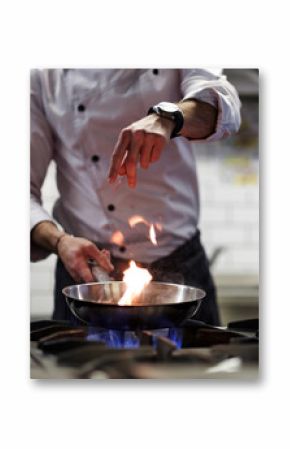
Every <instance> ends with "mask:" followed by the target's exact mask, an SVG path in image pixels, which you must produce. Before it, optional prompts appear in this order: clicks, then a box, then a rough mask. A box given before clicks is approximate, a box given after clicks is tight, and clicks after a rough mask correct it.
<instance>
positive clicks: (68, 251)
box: [57, 235, 114, 282]
mask: <svg viewBox="0 0 290 449" xmlns="http://www.w3.org/2000/svg"><path fill="white" fill-rule="evenodd" d="M57 252H58V255H59V257H60V258H61V260H62V262H63V264H64V266H65V268H66V269H67V271H68V272H69V274H70V275H71V276H72V278H73V279H74V280H75V281H76V282H80V281H85V282H93V281H94V280H95V279H94V278H93V275H92V272H91V270H90V268H89V266H88V259H94V260H95V261H96V262H97V264H98V265H100V266H101V267H102V268H103V269H104V270H105V271H107V272H108V273H110V272H111V271H112V270H113V269H114V267H113V265H112V264H111V261H110V254H109V252H108V251H106V250H102V251H100V250H99V249H98V248H97V247H96V245H95V244H94V243H93V242H91V241H90V240H87V239H83V238H80V237H72V236H70V235H63V236H62V237H61V239H60V241H59V243H58V245H57Z"/></svg>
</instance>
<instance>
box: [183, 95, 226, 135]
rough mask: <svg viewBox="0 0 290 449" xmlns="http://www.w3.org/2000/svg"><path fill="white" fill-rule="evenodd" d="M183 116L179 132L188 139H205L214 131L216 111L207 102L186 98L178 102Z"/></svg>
mask: <svg viewBox="0 0 290 449" xmlns="http://www.w3.org/2000/svg"><path fill="white" fill-rule="evenodd" d="M178 107H179V108H180V109H181V111H182V113H183V116H184V125H183V128H182V130H181V132H180V134H181V135H182V136H183V137H186V138H188V139H205V138H207V137H208V136H210V135H211V134H213V133H214V131H215V127H216V122H217V115H218V111H217V109H216V108H214V107H213V106H211V105H210V104H208V103H204V102H201V101H196V100H186V101H182V102H180V103H178Z"/></svg>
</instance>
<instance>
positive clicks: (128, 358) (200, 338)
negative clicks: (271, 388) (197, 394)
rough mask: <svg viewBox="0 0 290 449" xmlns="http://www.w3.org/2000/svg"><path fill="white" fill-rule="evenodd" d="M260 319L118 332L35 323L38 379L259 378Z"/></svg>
mask: <svg viewBox="0 0 290 449" xmlns="http://www.w3.org/2000/svg"><path fill="white" fill-rule="evenodd" d="M258 335H259V333H258V320H257V319H253V320H245V321H240V322H235V323H230V324H229V325H228V326H227V327H225V328H220V327H214V326H209V325H207V324H205V323H203V322H200V321H196V320H187V321H186V322H185V323H184V324H183V326H182V327H179V328H173V329H159V330H150V331H134V332H133V331H118V330H108V329H100V328H92V327H86V326H79V325H72V324H70V323H68V322H66V321H50V320H44V321H34V322H32V323H31V334H30V337H31V378H33V379H217V378H220V379H223V378H226V379H249V380H250V379H251V380H254V379H257V377H258V371H259V370H258V359H259V340H258Z"/></svg>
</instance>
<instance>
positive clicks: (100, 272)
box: [88, 259, 113, 282]
mask: <svg viewBox="0 0 290 449" xmlns="http://www.w3.org/2000/svg"><path fill="white" fill-rule="evenodd" d="M88 265H89V267H90V269H91V272H92V275H93V278H94V280H95V281H96V282H107V281H112V280H113V279H112V278H111V277H110V276H109V275H108V273H107V272H106V271H105V270H104V269H103V268H102V267H100V265H98V264H97V262H96V261H95V260H94V259H88Z"/></svg>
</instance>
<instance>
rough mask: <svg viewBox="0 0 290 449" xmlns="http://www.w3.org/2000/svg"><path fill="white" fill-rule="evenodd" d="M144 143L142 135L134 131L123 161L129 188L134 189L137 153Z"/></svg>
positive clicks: (140, 132)
mask: <svg viewBox="0 0 290 449" xmlns="http://www.w3.org/2000/svg"><path fill="white" fill-rule="evenodd" d="M143 141H144V134H143V132H142V131H136V132H135V133H133V135H132V139H131V144H130V149H129V151H128V154H127V157H126V160H125V166H126V174H127V181H128V185H129V187H133V188H134V187H135V186H136V179H137V164H138V161H139V153H140V149H141V146H142V144H143Z"/></svg>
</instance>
